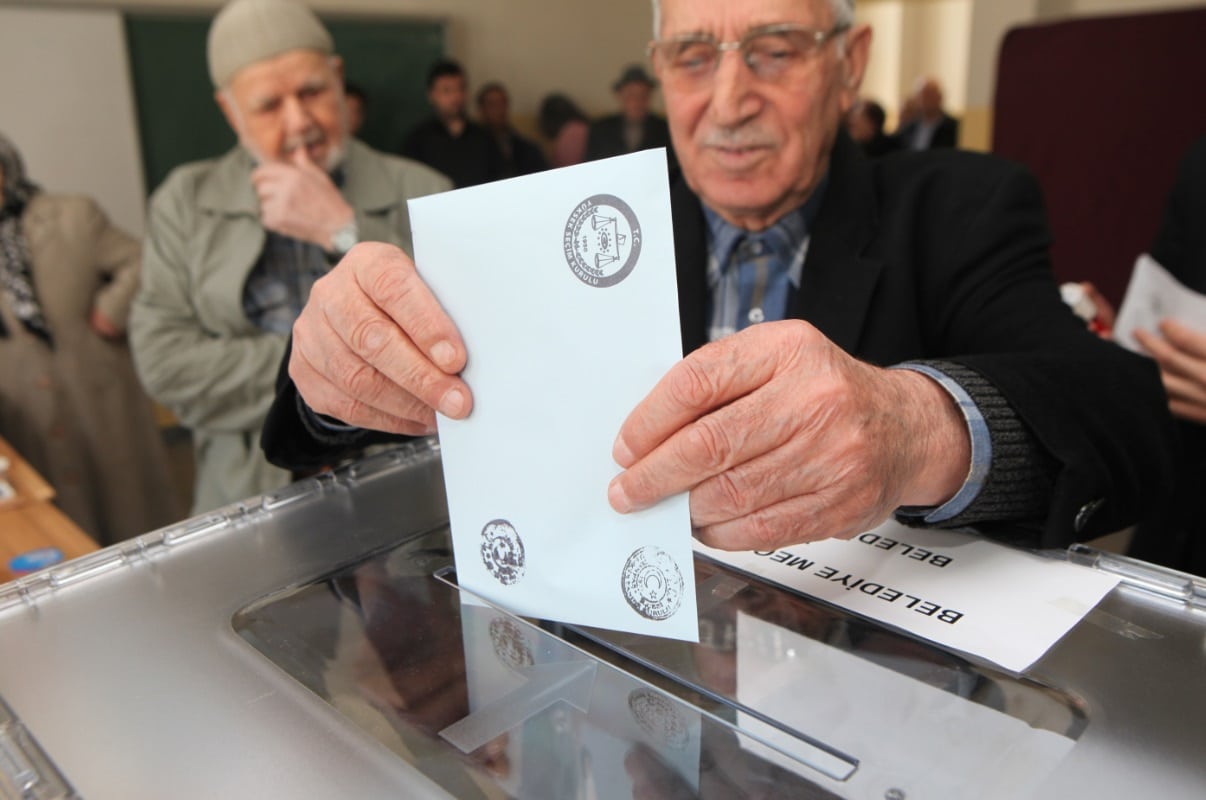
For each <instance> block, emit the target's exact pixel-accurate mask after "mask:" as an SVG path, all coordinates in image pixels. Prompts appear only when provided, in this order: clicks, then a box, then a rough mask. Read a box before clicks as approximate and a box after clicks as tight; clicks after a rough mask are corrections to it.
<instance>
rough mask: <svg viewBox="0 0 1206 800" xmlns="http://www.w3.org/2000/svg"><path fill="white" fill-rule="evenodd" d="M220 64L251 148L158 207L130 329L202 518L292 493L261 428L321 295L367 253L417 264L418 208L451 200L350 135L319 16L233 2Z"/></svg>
mask: <svg viewBox="0 0 1206 800" xmlns="http://www.w3.org/2000/svg"><path fill="white" fill-rule="evenodd" d="M208 56H209V71H210V77H211V78H212V80H213V84H214V88H215V90H216V92H215V98H216V100H217V102H218V105H219V107H220V108H221V109H222V113H223V114H224V115H225V116H226V119H227V121H228V122H229V123H230V126H231V128H232V129H233V130H234V132H235V133H236V134H237V136H238V139H239V144H238V146H236V147H235V148H234V149H232V150H231V151H230V152H228V153H226V154H225V155H223V156H220V157H218V158H215V159H211V160H207V161H200V162H196V163H192V164H186V165H184V166H182V167H179V168H177V169H176V170H174V171H173V172H172V173H171V174H170V175H169V176H168V177H167V179H166V180H165V181H164V182H163V185H162V186H160V187H159V189H158V190H156V192H155V193H154V195H153V196H152V197H151V203H150V211H149V219H148V225H147V241H146V246H145V248H144V256H143V271H142V287H141V290H140V292H139V294H138V297H137V299H136V301H135V305H134V309H133V316H132V319H131V321H130V342H131V345H132V347H133V352H134V357H135V361H136V364H137V366H138V371H139V374H140V376H141V378H142V380H143V383H144V384H145V385H146V387H147V390H148V391H149V392H150V393H151V395H152V396H154V397H155V398H156V399H157V400H158V401H159V402H161V403H162V404H163V405H165V406H167V407H168V408H169V409H171V410H172V411H173V412H174V413H175V414H176V415H177V417H179V419H180V420H181V422H182V423H183V424H184V425H185V426H187V427H188V428H190V429H191V430H192V433H193V437H194V444H195V447H196V461H197V480H196V491H195V495H194V505H193V512H194V513H200V512H203V511H206V510H209V509H213V508H216V507H219V506H222V505H225V504H228V503H232V502H235V501H237V500H240V499H242V498H245V497H247V496H249V495H253V494H257V493H262V492H267V491H271V490H273V489H276V488H279V487H281V486H283V485H285V484H286V483H288V481H289V480H290V474H289V472H288V471H286V470H282V469H278V468H276V467H273V466H271V465H269V464H268V462H267V461H266V460H265V459H264V457H263V455H262V454H261V453H260V447H259V431H260V427H261V426H262V424H263V421H264V416H265V414H266V413H267V411H268V407H269V405H270V404H271V402H272V397H273V382H274V379H275V377H276V370H277V365H278V364H279V363H280V360H281V357H282V356H283V354H284V352H285V346H286V342H287V339H288V336H289V332H290V329H291V328H292V325H293V322H294V320H295V319H296V318H297V315H298V313H299V312H300V310H301V308H302V306H303V305H304V304H305V303H306V300H307V299H308V297H309V293H310V287H311V286H312V285H313V283H314V282H315V281H316V280H317V279H318V278H320V277H321V276H322V275H324V274H326V272H327V271H328V270H329V269H330V268H331V267H332V266H333V265H334V264H335V263H336V262H337V261H338V260H339V258H340V257H342V256H343V254H344V253H346V252H347V251H348V250H349V249H351V247H352V246H353V245H354V244H356V243H357V242H358V241H381V242H388V243H390V244H393V245H396V246H398V247H401V248H402V249H403V250H406V251H407V252H409V251H410V250H411V248H412V245H411V232H410V222H409V219H408V217H407V213H406V200H407V199H408V198H411V197H418V196H422V195H425V194H431V193H435V192H440V191H444V190H446V189H448V188H450V184H449V182H448V180H447V179H446V178H444V177H443V176H442V175H440V174H439V173H437V172H435V171H434V170H431V169H429V168H428V167H425V166H423V165H421V164H417V163H415V162H413V161H408V160H406V159H401V158H396V157H393V156H387V155H384V154H382V153H378V152H376V151H374V150H371V149H370V148H368V147H366V146H365V145H363V144H361V143H360V142H358V141H355V140H354V139H352V138H351V137H350V136H349V135H348V132H347V112H346V106H345V104H344V95H343V74H342V73H343V66H342V62H341V61H340V59H339V57H338V56H336V55H334V46H333V43H332V40H331V36H330V34H329V33H328V32H327V30H326V29H325V28H324V27H323V25H322V23H321V22H319V20H318V18H317V17H316V16H315V15H314V14H313V13H312V12H311V11H310V10H309V9H308V8H306V7H305V6H302V5H300V4H298V3H295V2H291V0H232V2H230V3H228V4H227V5H226V6H225V7H223V8H222V10H221V11H220V12H219V13H218V15H217V16H216V17H215V18H214V21H213V23H212V25H211V26H210V30H209V40H208Z"/></svg>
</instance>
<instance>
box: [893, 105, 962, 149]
mask: <svg viewBox="0 0 1206 800" xmlns="http://www.w3.org/2000/svg"><path fill="white" fill-rule="evenodd" d="M920 124H921V123H920V122H918V121H917V120H914V121H912V122H909V123H907V124H905V125H902V126H901V127H900V129H899V130H898V131H896V133H895V134H893V135H894V136H895V138H896V139H897V141H898V142H899V145H900V147H901V148H902V149H904V150H909V149H911V148H912V142H913V134H914V132H916V130H917V126H918V125H920ZM958 146H959V120H957V119H955V118H954V117H952V116H951V115H950V114H943V115H942V121H940V122H939V123H938V127H937V128H935V129H934V135H933V136H931V137H930V145H929V147H927V148H926V149H927V150H940V149H942V148H944V147H958Z"/></svg>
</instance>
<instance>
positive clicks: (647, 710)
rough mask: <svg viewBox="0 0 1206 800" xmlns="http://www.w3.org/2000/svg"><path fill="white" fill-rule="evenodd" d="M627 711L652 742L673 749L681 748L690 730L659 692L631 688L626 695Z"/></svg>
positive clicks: (689, 736)
mask: <svg viewBox="0 0 1206 800" xmlns="http://www.w3.org/2000/svg"><path fill="white" fill-rule="evenodd" d="M628 711H629V713H630V714H632V718H633V719H634V720H636V724H637V725H639V726H640V728H641V730H642V731H644V732H645V735H646V736H648V737H649V738H650V739H651V740H652V741H653V742H655V743H656V744H659V745H665V746H666V747H669V748H671V749H673V750H682V749H683V748H684V747H686V746H687V742H688V740H690V738H691V732H690V731H689V730H688V728H687V723H686V721H685V720H684V719H683V717H682V714H680V713H679V712H678V709H676V708H675V707H674V704H673V703H672V702H670V700H669V699H667V698H666V696H665V695H663V694H661V693H660V692H655V691H654V690H652V689H633V690H632V691H631V692H630V693H629V695H628Z"/></svg>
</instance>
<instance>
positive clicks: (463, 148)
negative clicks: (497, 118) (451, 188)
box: [402, 59, 499, 189]
mask: <svg viewBox="0 0 1206 800" xmlns="http://www.w3.org/2000/svg"><path fill="white" fill-rule="evenodd" d="M468 98H469V89H468V85H467V82H466V80H465V71H464V70H463V69H461V65H460V64H458V63H457V62H455V61H450V60H447V59H445V60H442V61H437V62H436V63H435V64H432V65H431V69H430V70H428V72H427V102H428V103H430V104H431V109H432V111H433V112H434V114H433V115H432V116H431V117H429V118H428V119H426V120H424V121H423V122H420V123H419V124H418V125H416V126H415V128H414V129H413V130H412V131H411V132H410V133H409V134H408V135H407V137H406V141H405V142H404V143H403V145H402V155H404V156H406V157H407V158H413V159H414V160H415V161H421V162H423V163H424V164H426V165H428V166H429V167H431V168H432V169H434V170H436V171H438V172H440V173H442V174H444V175H447V176H448V177H449V178H450V179H451V180H452V182H453V184H454V185H455V186H456V187H457V188H458V189H459V188H461V187H464V186H476V185H477V184H479V183H486V182H487V181H492V180H494V179H495V178H497V177H498V172H499V163H498V161H499V158H498V150H497V149H496V148H495V146H494V142H493V141H492V140H491V138H490V136H489V134H487V133H486V132H485V131H484V130H482V128H481V127H479V126H478V125H476V124H475V123H474V122H472V121H471V120H470V119H469V116H468V114H467V113H466V111H465V108H466V106H467V104H468Z"/></svg>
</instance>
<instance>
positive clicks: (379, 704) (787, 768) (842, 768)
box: [232, 529, 859, 798]
mask: <svg viewBox="0 0 1206 800" xmlns="http://www.w3.org/2000/svg"><path fill="white" fill-rule="evenodd" d="M451 564H452V553H451V549H450V547H449V542H448V537H447V531H446V529H442V530H436V531H432V532H430V533H427V534H423V535H420V536H416V537H414V538H411V539H408V540H407V541H406V542H403V543H402V544H400V545H397V546H395V547H393V548H390V549H388V550H385V551H382V552H379V553H376V554H374V555H372V556H371V557H368V558H366V559H363V560H360V561H358V562H357V563H355V564H351V565H347V566H345V567H342V568H340V569H337V570H334V571H332V572H330V573H327V574H326V575H324V576H322V577H320V578H318V579H316V580H314V581H312V582H309V583H306V584H304V585H300V586H294V587H289V588H286V589H281V590H279V591H277V592H273V593H272V594H270V595H268V596H266V597H263V598H260V599H259V600H257V601H255V602H254V603H251V604H249V605H248V606H247V607H245V608H243V609H242V610H240V611H239V612H238V613H236V614H235V615H234V617H233V619H232V625H233V627H234V630H235V632H236V633H237V634H238V635H239V636H240V637H241V638H242V639H243V641H244V642H246V643H247V644H248V645H250V646H251V647H252V648H253V649H254V650H256V651H257V652H258V653H260V654H261V655H263V656H265V657H266V658H267V659H268V660H269V661H271V662H272V663H273V664H274V665H275V666H276V667H277V668H278V669H280V670H281V671H283V672H284V673H286V674H287V675H289V676H290V677H291V678H293V679H294V680H296V681H298V682H299V683H300V684H302V685H303V686H305V687H306V688H307V689H309V690H310V691H311V692H312V693H313V694H314V695H315V696H316V697H317V698H318V699H319V700H321V701H322V702H324V703H325V704H327V705H329V706H331V707H333V708H334V709H335V710H336V711H338V712H339V713H340V714H342V715H343V716H344V717H345V718H346V719H347V720H350V721H352V722H353V723H354V724H356V725H357V726H359V727H360V728H361V729H362V730H363V731H364V732H365V733H366V734H367V735H371V736H373V737H374V738H376V739H377V740H378V741H379V742H381V743H382V744H384V745H385V746H386V747H388V748H389V749H391V750H392V751H393V752H394V753H396V754H397V755H398V756H399V757H400V758H403V759H406V760H407V761H408V762H410V763H412V764H413V765H414V767H415V768H417V769H418V770H420V771H421V772H422V773H423V774H424V775H426V776H427V777H429V778H431V779H432V780H434V781H435V782H436V783H437V784H438V785H440V786H441V787H442V788H444V789H445V790H446V791H448V792H449V793H451V794H453V795H454V796H462V795H463V794H471V795H473V796H480V790H475V789H473V788H472V787H474V786H478V787H480V786H481V785H482V784H483V783H486V784H490V783H493V784H495V785H497V786H498V787H499V788H500V789H501V790H503V791H504V792H505V793H506V794H507V795H508V796H516V797H573V796H597V797H601V798H610V797H629V798H630V797H632V796H634V794H637V795H638V796H644V794H645V792H646V791H647V790H649V789H651V788H652V789H655V790H656V791H653V792H651V793H650V794H649V796H680V795H687V796H692V797H708V798H725V797H731V796H733V791H734V788H736V789H737V790H738V791H739V793H744V794H756V793H757V792H759V791H761V789H763V788H765V787H767V786H774V787H776V788H779V787H782V788H783V789H784V790H785V791H786V792H787V794H786V795H784V796H792V797H805V798H837V797H842V796H845V795H844V794H839V793H836V792H835V791H833V787H835V786H840V785H841V784H842V782H843V781H846V780H848V779H849V778H850V777H851V776H853V775H855V774H857V770H858V768H859V761H858V760H857V759H856V758H854V757H851V756H850V755H847V754H846V753H844V752H841V751H838V750H836V749H835V748H832V747H823V746H822V747H814V746H811V745H807V746H806V744H805V743H795V742H793V743H791V746H787V745H785V743H783V742H778V741H773V740H772V739H771V738H770V737H768V736H765V735H763V734H762V733H761V732H753V731H751V730H746V729H744V728H742V727H741V726H739V725H737V724H735V723H734V721H733V720H732V719H731V716H732V715H731V714H729V715H725V714H723V713H720V714H718V713H714V711H713V710H711V709H709V708H703V707H700V706H698V705H693V704H690V703H687V702H684V701H683V700H682V698H680V697H678V696H676V695H674V694H672V693H668V692H666V691H664V690H663V689H662V688H660V687H659V686H657V685H654V684H652V683H650V682H648V681H645V680H642V679H641V678H640V677H639V676H638V675H634V674H633V673H632V672H630V671H628V670H624V669H620V668H617V667H616V666H615V665H614V664H611V663H608V662H606V661H603V660H600V659H598V658H596V657H595V656H594V655H592V654H591V653H589V652H587V651H585V650H583V649H581V648H580V647H577V646H575V645H573V644H571V643H569V642H567V641H565V640H564V639H562V638H559V637H558V636H556V635H555V634H554V632H553V631H555V630H559V628H558V627H556V626H550V628H549V629H546V628H545V627H544V626H543V625H541V624H537V623H534V622H532V621H528V620H525V619H522V618H519V617H516V616H514V615H512V614H510V613H508V612H506V611H504V610H502V609H499V608H497V607H494V606H492V605H490V604H489V603H488V602H486V601H484V600H482V599H480V598H477V597H475V596H473V595H472V594H471V593H469V592H467V591H462V590H461V589H459V588H458V587H457V586H456V583H455V573H453V572H452V571H451Z"/></svg>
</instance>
